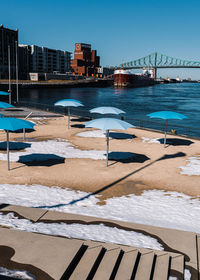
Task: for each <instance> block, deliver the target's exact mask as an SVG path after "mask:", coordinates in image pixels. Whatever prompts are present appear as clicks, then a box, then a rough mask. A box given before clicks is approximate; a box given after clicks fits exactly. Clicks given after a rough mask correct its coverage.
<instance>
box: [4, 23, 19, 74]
mask: <svg viewBox="0 0 200 280" xmlns="http://www.w3.org/2000/svg"><path fill="white" fill-rule="evenodd" d="M8 46H10V71H11V78H15V76H16V46H18V30H12V29H8V28H5V27H4V26H3V24H2V25H0V78H1V79H8V77H9V70H8Z"/></svg>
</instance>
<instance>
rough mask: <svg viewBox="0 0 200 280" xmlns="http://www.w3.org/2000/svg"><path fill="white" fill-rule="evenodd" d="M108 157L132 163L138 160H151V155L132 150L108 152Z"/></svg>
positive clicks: (112, 159) (140, 161)
mask: <svg viewBox="0 0 200 280" xmlns="http://www.w3.org/2000/svg"><path fill="white" fill-rule="evenodd" d="M108 159H109V160H111V161H116V162H123V163H130V162H138V163H143V162H145V161H146V160H149V157H147V156H145V155H143V154H136V153H131V152H110V153H109V154H108Z"/></svg>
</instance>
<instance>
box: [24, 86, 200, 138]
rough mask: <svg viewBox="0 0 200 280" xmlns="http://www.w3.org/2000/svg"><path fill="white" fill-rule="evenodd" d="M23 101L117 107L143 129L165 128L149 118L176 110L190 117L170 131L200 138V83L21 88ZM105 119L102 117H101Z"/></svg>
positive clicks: (171, 124) (174, 122)
mask: <svg viewBox="0 0 200 280" xmlns="http://www.w3.org/2000/svg"><path fill="white" fill-rule="evenodd" d="M19 94H20V100H21V101H23V102H34V103H42V104H47V105H46V108H47V107H48V106H49V108H51V106H52V108H53V104H54V103H55V102H56V101H58V100H60V99H64V98H71V99H77V100H80V101H82V102H83V104H84V105H85V107H84V109H83V108H81V109H72V110H74V112H75V111H77V112H78V110H80V112H81V111H82V110H84V111H88V110H89V109H92V108H94V107H98V106H115V107H118V108H120V109H122V110H124V111H125V112H126V115H125V120H127V121H129V122H131V123H133V124H135V125H137V126H139V125H141V126H144V127H150V128H156V129H161V130H162V129H164V122H163V121H161V120H158V119H149V118H148V117H147V116H146V115H147V114H149V113H151V112H155V111H176V112H179V113H181V114H184V115H186V116H187V117H188V119H186V120H170V121H169V128H168V130H170V129H176V130H177V132H178V133H180V134H187V135H191V136H196V137H200V84H198V83H194V84H192V83H181V84H160V85H155V86H151V87H143V88H130V89H114V88H67V89H63V88H60V89H21V90H20V92H19ZM100 116H101V115H100Z"/></svg>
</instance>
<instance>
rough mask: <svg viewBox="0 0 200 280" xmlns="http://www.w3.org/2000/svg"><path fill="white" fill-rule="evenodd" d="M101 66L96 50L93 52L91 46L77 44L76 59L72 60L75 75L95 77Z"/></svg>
mask: <svg viewBox="0 0 200 280" xmlns="http://www.w3.org/2000/svg"><path fill="white" fill-rule="evenodd" d="M99 66H100V57H99V56H97V51H96V50H91V45H90V44H83V43H76V44H75V51H74V59H72V60H71V67H72V69H73V72H74V74H77V75H83V76H95V75H96V73H97V67H99Z"/></svg>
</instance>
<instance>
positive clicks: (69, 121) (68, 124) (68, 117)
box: [68, 107, 70, 129]
mask: <svg viewBox="0 0 200 280" xmlns="http://www.w3.org/2000/svg"><path fill="white" fill-rule="evenodd" d="M69 126H70V109H69V107H68V129H69Z"/></svg>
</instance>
